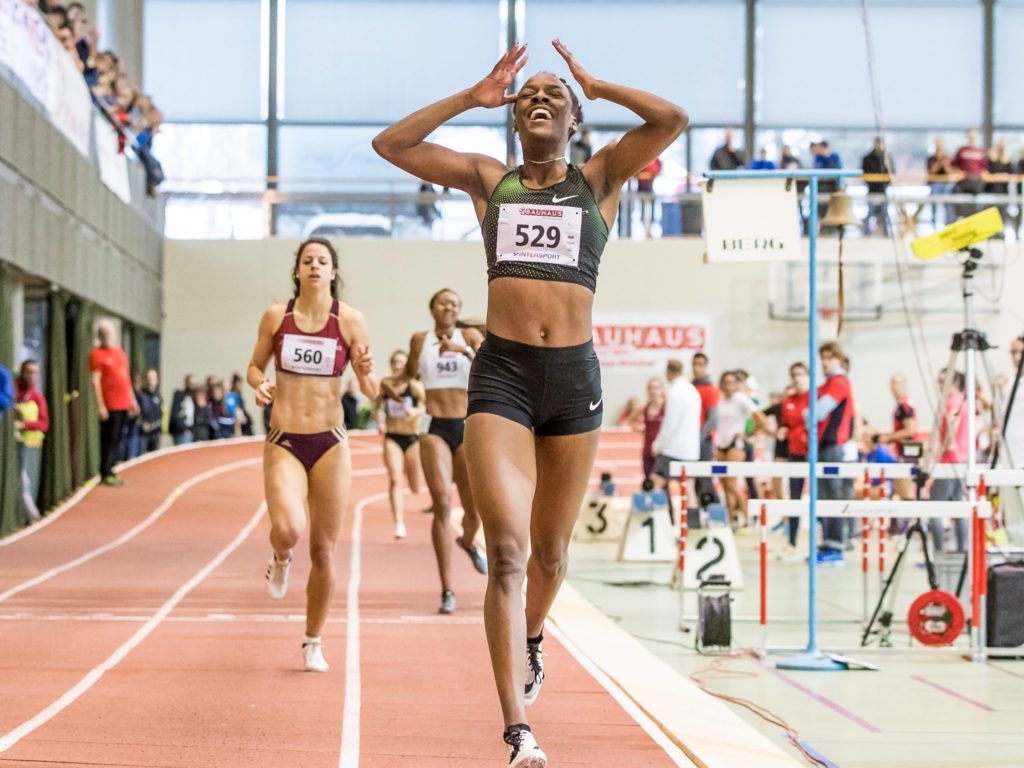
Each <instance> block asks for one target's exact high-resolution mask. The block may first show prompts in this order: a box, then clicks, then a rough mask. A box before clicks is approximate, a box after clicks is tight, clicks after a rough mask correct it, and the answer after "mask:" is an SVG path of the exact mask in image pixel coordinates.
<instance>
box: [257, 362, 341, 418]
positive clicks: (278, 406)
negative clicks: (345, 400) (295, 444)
mask: <svg viewBox="0 0 1024 768" xmlns="http://www.w3.org/2000/svg"><path fill="white" fill-rule="evenodd" d="M276 384H277V393H276V394H275V396H274V408H273V410H272V411H271V412H270V425H271V426H272V427H273V428H274V429H280V430H281V431H282V432H295V433H297V434H310V433H313V432H327V431H328V430H331V429H338V428H339V427H342V426H344V424H345V418H344V414H343V412H342V409H341V378H340V377H334V376H325V377H315V376H299V375H296V374H292V373H287V372H285V371H278V372H277V374H276Z"/></svg>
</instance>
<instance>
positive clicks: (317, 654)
mask: <svg viewBox="0 0 1024 768" xmlns="http://www.w3.org/2000/svg"><path fill="white" fill-rule="evenodd" d="M302 655H303V656H304V657H305V659H306V671H307V672H326V671H327V670H328V669H330V668H331V667H330V665H329V664H328V663H327V659H325V658H324V648H323V644H322V643H321V642H320V638H319V637H317V638H311V637H307V638H306V639H305V640H304V641H303V643H302Z"/></svg>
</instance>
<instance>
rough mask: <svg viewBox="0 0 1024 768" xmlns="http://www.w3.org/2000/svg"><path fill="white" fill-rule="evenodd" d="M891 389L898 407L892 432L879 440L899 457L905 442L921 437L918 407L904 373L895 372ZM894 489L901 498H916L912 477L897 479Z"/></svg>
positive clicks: (890, 385)
mask: <svg viewBox="0 0 1024 768" xmlns="http://www.w3.org/2000/svg"><path fill="white" fill-rule="evenodd" d="M889 389H890V390H891V391H892V396H893V397H894V398H895V400H896V409H895V410H894V411H893V413H892V432H890V433H888V434H883V435H879V440H880V442H883V443H887V444H888V445H889V448H890V449H891V450H892V452H893V455H895V456H897V457H899V456H902V455H903V451H902V443H903V442H905V441H910V442H913V441H916V440H917V439H918V438H919V435H918V432H917V409H916V408H915V406H914V402H913V401H912V400H911V399H910V395H908V394H907V379H906V377H905V376H904V375H903V374H902V373H895V374H893V376H892V378H891V379H890V380H889ZM893 491H894V493H895V494H896V495H897V496H899V497H900V498H901V499H913V498H915V491H914V481H913V480H912V479H910V478H902V479H900V480H895V481H894V482H893Z"/></svg>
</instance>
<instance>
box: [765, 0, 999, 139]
mask: <svg viewBox="0 0 1024 768" xmlns="http://www.w3.org/2000/svg"><path fill="white" fill-rule="evenodd" d="M868 7H869V9H870V12H869V16H868V19H869V23H868V24H867V28H868V30H869V31H870V40H871V42H872V49H873V53H874V58H873V65H874V72H875V77H876V79H877V86H878V95H879V97H880V104H881V108H882V115H883V117H884V120H885V125H886V127H890V128H900V127H926V126H936V127H951V128H955V127H963V128H966V127H968V126H972V125H973V126H976V125H979V124H980V123H981V122H982V88H981V84H982V79H983V78H982V22H983V13H982V7H981V3H979V2H977V1H976V0H972V1H968V0H929V1H928V2H927V3H926V2H920V1H915V0H902V2H898V1H897V0H888V2H873V3H870V4H869V5H868ZM865 26H866V25H865V21H864V18H863V17H862V15H861V10H860V3H858V2H855V1H854V0H836V1H835V2H830V3H818V2H809V1H806V0H805V1H801V0H761V3H760V5H759V35H758V38H759V41H760V45H759V47H758V54H759V55H758V72H759V73H760V75H759V78H758V88H757V104H758V114H757V118H758V121H759V122H761V123H763V124H765V125H769V126H784V125H803V126H806V127H808V128H815V127H821V126H826V127H828V126H844V127H850V128H860V127H863V128H870V127H872V126H874V124H875V110H874V106H873V102H872V91H871V81H870V78H869V63H870V62H869V58H868V45H867V41H868V39H869V38H868V35H867V34H866V30H865ZM937 41H940V42H939V43H938V44H937Z"/></svg>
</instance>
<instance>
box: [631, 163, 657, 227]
mask: <svg viewBox="0 0 1024 768" xmlns="http://www.w3.org/2000/svg"><path fill="white" fill-rule="evenodd" d="M659 173H661V159H660V158H657V157H656V158H654V159H653V160H651V162H649V163H648V164H647V165H645V166H644V167H643V168H642V169H641V170H640V173H638V174H637V175H636V191H637V192H638V193H639V197H640V220H641V221H642V222H643V225H644V234H645V235H646V236H647V237H650V236H651V225H652V224H653V223H654V180H655V179H656V178H657V177H658V174H659Z"/></svg>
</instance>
